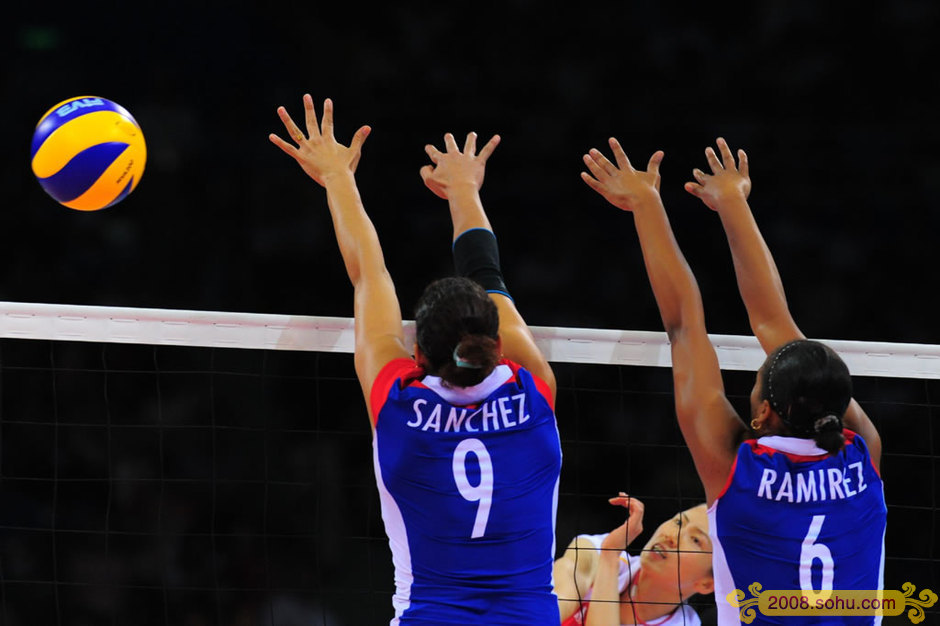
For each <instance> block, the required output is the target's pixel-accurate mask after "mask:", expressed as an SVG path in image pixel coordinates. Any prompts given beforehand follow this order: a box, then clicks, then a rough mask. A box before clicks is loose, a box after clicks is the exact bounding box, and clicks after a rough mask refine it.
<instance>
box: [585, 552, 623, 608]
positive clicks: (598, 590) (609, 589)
mask: <svg viewBox="0 0 940 626" xmlns="http://www.w3.org/2000/svg"><path fill="white" fill-rule="evenodd" d="M619 567H620V555H619V554H618V553H617V552H616V551H613V550H602V551H601V554H600V557H599V558H598V565H597V574H596V575H595V577H594V586H593V588H592V589H591V605H590V607H589V608H588V612H587V619H586V620H585V626H617V625H619V624H620V590H619V589H618V588H617V574H618V569H619Z"/></svg>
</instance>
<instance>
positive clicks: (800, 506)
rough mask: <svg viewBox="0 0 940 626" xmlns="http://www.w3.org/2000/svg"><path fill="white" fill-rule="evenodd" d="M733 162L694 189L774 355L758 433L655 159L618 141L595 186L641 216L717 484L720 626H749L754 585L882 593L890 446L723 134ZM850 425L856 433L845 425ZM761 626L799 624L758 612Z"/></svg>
mask: <svg viewBox="0 0 940 626" xmlns="http://www.w3.org/2000/svg"><path fill="white" fill-rule="evenodd" d="M718 146H719V149H720V150H721V154H722V158H721V159H719V158H718V156H717V155H716V153H715V152H714V150H713V149H711V148H708V149H707V150H706V157H707V159H708V163H709V166H710V168H711V170H712V174H711V175H706V174H705V173H704V172H702V171H701V170H694V171H693V176H694V178H695V181H696V182H693V183H688V184H687V185H686V190H687V191H689V192H690V193H692V194H693V195H695V196H697V197H699V198H701V199H702V200H703V201H704V202H705V203H706V204H707V205H708V206H709V207H711V208H712V209H714V210H716V211H717V212H718V214H719V216H720V217H721V219H722V224H723V225H724V228H725V232H726V234H727V236H728V241H729V244H730V246H731V251H732V256H733V259H734V267H735V271H736V275H737V279H738V286H739V289H740V292H741V295H742V298H743V300H744V303H745V306H746V308H747V311H748V315H749V317H750V322H751V328H752V329H753V330H754V332H755V334H756V335H757V338H758V339H759V340H760V342H761V345H762V347H763V348H764V350H765V351H766V352H768V353H769V354H768V357H767V360H766V361H765V363H764V365H763V366H762V367H761V368H760V370H759V371H758V374H757V380H756V382H755V385H754V390H753V392H752V394H751V413H752V414H751V420H750V426H751V430H750V431H748V429H747V428H746V426H745V424H744V422H743V421H742V420H741V419H740V418H739V417H738V415H737V414H736V413H735V411H734V409H733V407H732V406H731V404H730V402H729V401H728V399H727V397H726V396H725V393H724V386H723V383H722V380H721V372H720V370H719V367H718V359H717V355H716V353H715V349H714V347H713V346H712V344H711V343H710V341H709V338H708V335H707V332H706V329H705V322H704V313H703V310H702V301H701V296H700V294H699V290H698V285H697V283H696V281H695V277H694V276H693V274H692V272H691V270H690V269H689V267H688V264H687V263H686V261H685V258H684V257H683V255H682V253H681V251H680V250H679V247H678V245H677V244H676V241H675V238H674V236H673V233H672V230H671V227H670V225H669V220H668V218H667V217H666V212H665V209H664V208H663V205H662V201H661V199H660V196H659V183H660V178H659V165H660V163H661V161H662V158H663V153H662V152H661V151H658V152H656V153H654V154H653V156H652V157H651V159H650V161H649V164H648V166H647V169H646V171H638V170H635V169H634V168H633V166H632V165H631V164H630V161H629V159H628V158H627V156H626V154H625V153H624V151H623V149H622V148H621V146H620V144H619V143H618V142H617V140H616V139H613V138H612V139H611V140H610V147H611V149H612V150H613V154H614V157H615V160H616V164H614V163H611V162H610V161H609V160H608V159H607V158H606V157H604V156H603V154H601V153H600V151H598V150H591V151H590V153H589V154H587V155H585V156H584V163H585V165H586V166H587V168H588V170H589V172H590V173H586V172H585V173H582V179H583V180H584V181H585V182H586V183H587V184H588V185H589V186H590V187H591V188H592V189H594V190H596V191H597V192H598V193H600V194H601V195H602V196H604V197H605V198H606V199H607V200H608V201H609V202H611V203H612V204H613V205H615V206H617V207H619V208H621V209H623V210H627V211H631V212H632V213H633V216H634V221H635V224H636V229H637V234H638V235H639V240H640V245H641V248H642V251H643V258H644V260H645V263H646V269H647V273H648V275H649V279H650V284H651V285H652V287H653V293H654V295H655V298H656V302H657V305H658V307H659V310H660V315H661V316H662V319H663V323H664V326H665V329H666V332H667V334H668V335H669V340H670V344H671V352H672V367H673V378H674V385H675V388H674V394H675V402H676V414H677V417H678V420H679V426H680V428H681V430H682V433H683V436H684V438H685V441H686V443H687V445H688V446H689V450H690V452H691V454H692V459H693V461H694V463H695V466H696V470H697V472H698V475H699V478H700V479H701V481H702V484H703V486H704V488H705V495H706V500H707V502H708V504H709V532H710V534H711V538H712V543H713V550H714V553H713V564H714V570H715V571H714V574H715V598H716V602H717V605H718V619H719V623H720V624H722V625H725V624H738V623H740V619H741V615H740V614H739V609H738V608H737V607H735V606H733V605H732V604H731V603H730V602H728V601H727V597H728V595H729V594H731V593H733V592H734V591H735V590H736V589H740V590H742V591H744V590H746V589H748V588H749V586H750V585H752V584H753V583H759V584H760V585H761V586H762V588H763V589H765V590H767V589H775V590H792V591H797V592H799V591H805V592H807V593H814V592H817V593H818V592H821V591H826V590H873V589H880V588H882V587H883V579H882V577H883V569H884V529H885V519H886V507H885V503H884V493H883V489H882V484H881V478H880V476H879V475H878V466H879V461H880V454H881V442H880V439H879V437H878V433H877V431H876V430H875V428H874V426H873V425H872V423H871V421H870V420H869V419H868V417H867V416H866V415H865V413H864V411H862V409H861V407H859V405H858V403H856V402H855V401H854V400H852V398H851V379H850V377H849V372H848V368H847V367H846V366H845V364H844V363H843V362H842V360H841V359H840V358H839V357H838V355H837V354H836V353H835V352H833V351H832V350H831V349H829V348H828V347H826V346H825V345H823V344H821V343H819V342H815V341H809V340H806V339H805V338H804V336H803V334H802V332H800V330H799V329H798V328H797V326H796V324H795V323H794V321H793V319H792V317H791V316H790V312H789V309H788V307H787V305H786V300H785V297H784V292H783V287H782V284H781V281H780V277H779V275H778V273H777V270H776V266H775V265H774V263H773V259H772V257H771V256H770V253H769V251H768V250H767V247H766V244H765V243H764V240H763V238H762V237H761V235H760V232H759V230H758V229H757V226H756V224H755V222H754V220H753V216H752V215H751V212H750V207H749V206H748V204H747V196H748V194H749V192H750V178H749V176H748V167H747V157H746V155H745V154H744V153H743V151H739V155H738V156H739V163H740V165H736V164H735V161H734V157H733V155H732V153H731V150H730V149H729V148H728V146H727V144H726V143H725V142H724V141H723V140H721V139H719V141H718ZM844 426H845V427H847V428H844ZM753 617H754V618H755V619H754V620H753V622H750V623H753V624H775V623H789V621H787V620H792V619H793V617H792V616H780V617H776V616H770V615H764V614H763V613H760V612H758V613H757V614H756V615H754V616H753ZM798 619H799V620H800V623H812V624H872V623H880V618H879V617H872V616H861V617H850V616H846V615H837V616H833V615H828V616H822V615H820V616H801V617H799V618H798Z"/></svg>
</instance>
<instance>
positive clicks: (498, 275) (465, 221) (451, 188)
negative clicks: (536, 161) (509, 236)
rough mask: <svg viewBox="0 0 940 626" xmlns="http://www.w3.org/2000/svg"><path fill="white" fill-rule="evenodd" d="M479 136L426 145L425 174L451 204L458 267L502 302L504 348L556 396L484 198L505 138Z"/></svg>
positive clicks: (427, 182)
mask: <svg viewBox="0 0 940 626" xmlns="http://www.w3.org/2000/svg"><path fill="white" fill-rule="evenodd" d="M476 140H477V135H476V133H469V134H468V135H467V139H466V141H465V142H464V147H463V150H461V149H460V148H459V147H458V146H457V141H456V140H455V139H454V136H453V135H452V134H451V133H447V134H446V135H444V146H445V147H444V150H445V151H444V152H441V151H440V150H438V149H437V148H435V147H434V146H432V145H428V146H426V147H425V151H426V152H427V154H428V157H430V159H431V162H432V163H433V165H425V166H424V167H422V168H421V178H422V179H423V180H424V184H425V185H427V187H428V189H430V190H431V191H432V192H434V194H435V195H437V196H438V197H440V198H443V199H445V200H447V203H448V205H449V207H450V216H451V221H452V222H453V227H454V233H453V250H454V261H455V264H456V265H457V271H458V273H460V274H465V275H469V276H470V277H471V278H473V279H475V280H477V281H478V282H481V284H483V287H484V288H485V289H486V290H487V292H489V294H490V298H492V299H493V301H494V302H495V303H496V307H497V309H498V310H499V337H500V341H501V344H502V351H503V354H504V355H505V356H506V357H507V358H509V359H510V360H512V361H515V362H516V363H519V364H520V365H522V366H523V367H525V368H526V369H527V370H529V371H530V372H532V373H533V374H535V375H536V376H538V377H539V378H541V379H542V380H543V381H545V383H546V384H548V386H549V388H550V389H551V392H552V395H553V396H554V395H555V375H554V373H553V372H552V368H551V366H550V365H549V364H548V361H547V360H546V359H545V357H544V355H543V354H542V352H541V350H539V348H538V346H537V345H536V343H535V338H534V337H533V336H532V332H531V331H530V330H529V327H528V326H527V325H526V323H525V320H524V319H523V318H522V315H521V314H520V313H519V310H518V309H517V308H516V305H515V303H514V302H513V299H512V298H511V297H510V296H509V293H508V291H507V290H506V286H505V284H504V283H503V278H502V272H501V269H500V264H499V250H498V248H497V246H496V236H495V234H493V227H492V226H491V225H490V221H489V219H488V218H487V216H486V212H485V211H484V210H483V202H482V200H481V199H480V187H481V186H482V185H483V177H484V174H485V171H486V160H487V159H488V158H489V157H490V155H491V154H492V153H493V150H495V149H496V146H497V145H498V144H499V135H494V136H493V138H492V139H490V140H489V141H488V142H487V143H486V145H485V146H483V148H482V149H481V150H480V152H479V153H477V150H476Z"/></svg>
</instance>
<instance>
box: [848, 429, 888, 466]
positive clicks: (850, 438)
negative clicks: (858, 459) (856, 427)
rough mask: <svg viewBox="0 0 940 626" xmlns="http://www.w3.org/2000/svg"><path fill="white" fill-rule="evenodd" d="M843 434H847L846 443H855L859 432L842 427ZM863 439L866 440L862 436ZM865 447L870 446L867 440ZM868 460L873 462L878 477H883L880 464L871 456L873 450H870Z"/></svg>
mask: <svg viewBox="0 0 940 626" xmlns="http://www.w3.org/2000/svg"><path fill="white" fill-rule="evenodd" d="M842 434H843V435H845V443H846V444H850V443H855V437H856V436H857V435H858V433H856V432H855V431H852V430H849V429H848V428H843V429H842ZM859 438H861V437H859ZM861 439H862V441H865V439H864V438H861ZM865 447H866V448H867V447H868V444H867V442H866V444H865ZM868 462H869V463H871V468H872V469H873V470H875V473H876V474H878V478H881V470H879V469H878V466H877V465H875V459H873V458H871V452H870V451H869V453H868Z"/></svg>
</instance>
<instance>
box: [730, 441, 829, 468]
mask: <svg viewBox="0 0 940 626" xmlns="http://www.w3.org/2000/svg"><path fill="white" fill-rule="evenodd" d="M746 443H748V444H749V445H750V446H751V451H752V452H753V453H754V454H769V455H770V456H773V455H775V454H782V455H783V456H785V457H787V458H788V459H790V460H791V461H793V462H794V463H806V462H808V461H818V460H819V459H824V458H826V457H828V456H832V455H831V454H816V455H803V454H792V453H790V452H784V451H783V450H777V449H775V448H770V447H768V446H765V445H763V444H760V443H757V440H756V439H748V440H747V442H746Z"/></svg>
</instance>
